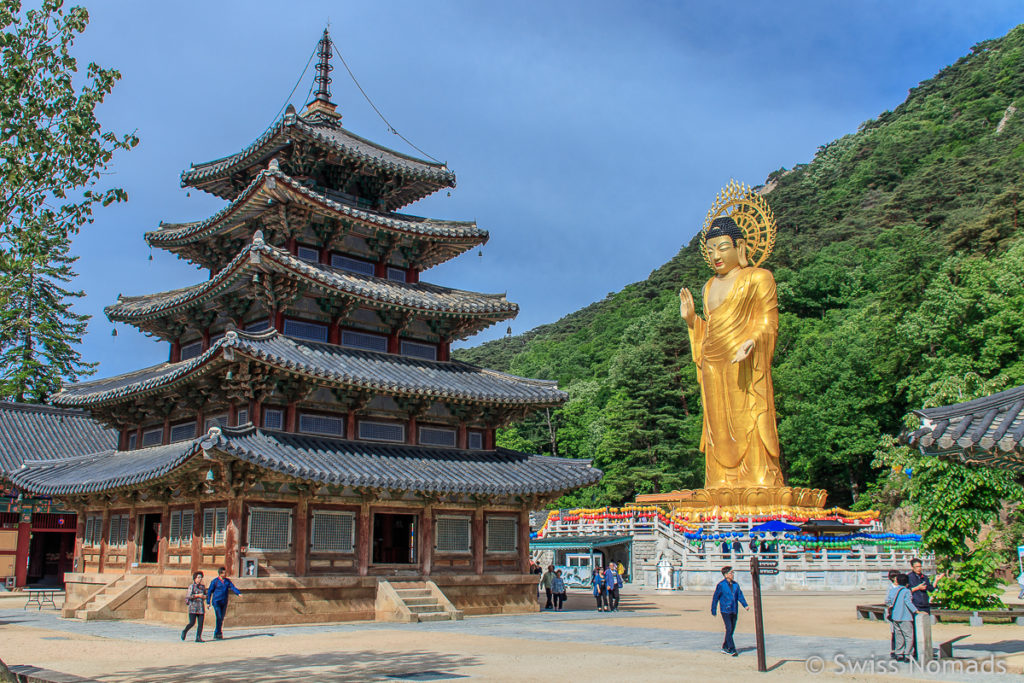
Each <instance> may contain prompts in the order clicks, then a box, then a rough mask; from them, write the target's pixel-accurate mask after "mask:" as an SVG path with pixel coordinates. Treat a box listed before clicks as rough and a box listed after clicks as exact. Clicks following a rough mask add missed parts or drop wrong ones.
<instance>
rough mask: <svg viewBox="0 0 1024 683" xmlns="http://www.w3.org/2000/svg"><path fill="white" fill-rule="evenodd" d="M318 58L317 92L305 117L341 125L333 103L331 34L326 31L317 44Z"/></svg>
mask: <svg viewBox="0 0 1024 683" xmlns="http://www.w3.org/2000/svg"><path fill="white" fill-rule="evenodd" d="M316 50H317V57H318V58H319V60H320V61H319V62H318V63H317V66H316V76H314V77H313V81H314V83H316V92H315V93H314V94H313V101H311V102H310V103H309V104H307V105H306V109H305V110H304V111H303V112H302V115H303V116H304V117H314V118H320V119H327V120H328V121H334V122H337V123H339V124H340V123H341V114H340V113H339V112H338V105H336V104H334V102H331V71H333V70H334V66H333V65H332V64H331V53H332V51H333V47H332V46H331V34H330V33H329V32H328V31H327V29H326V28H325V29H324V33H323V35H322V36H320V42H319V43H318V44H317V49H316Z"/></svg>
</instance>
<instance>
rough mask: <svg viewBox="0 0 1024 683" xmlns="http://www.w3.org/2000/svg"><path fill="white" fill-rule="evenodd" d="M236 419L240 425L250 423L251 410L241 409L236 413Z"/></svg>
mask: <svg viewBox="0 0 1024 683" xmlns="http://www.w3.org/2000/svg"><path fill="white" fill-rule="evenodd" d="M235 419H236V420H237V421H238V424H240V425H244V424H245V423H246V422H248V421H249V409H248V408H239V409H238V412H237V413H236V417H235Z"/></svg>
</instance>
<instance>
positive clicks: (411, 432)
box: [405, 417, 419, 446]
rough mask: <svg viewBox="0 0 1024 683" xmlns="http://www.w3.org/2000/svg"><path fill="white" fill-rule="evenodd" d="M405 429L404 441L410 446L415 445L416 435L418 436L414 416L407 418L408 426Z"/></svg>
mask: <svg viewBox="0 0 1024 683" xmlns="http://www.w3.org/2000/svg"><path fill="white" fill-rule="evenodd" d="M406 429H407V430H408V433H407V434H406V435H405V442H406V443H407V444H409V445H410V446H415V445H416V437H417V436H419V435H418V434H417V433H416V418H415V417H410V418H409V426H408V427H407V428H406Z"/></svg>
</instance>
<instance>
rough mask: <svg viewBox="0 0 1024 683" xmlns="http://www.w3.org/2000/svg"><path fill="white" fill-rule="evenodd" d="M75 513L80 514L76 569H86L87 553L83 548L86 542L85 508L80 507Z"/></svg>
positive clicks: (79, 570) (76, 539)
mask: <svg viewBox="0 0 1024 683" xmlns="http://www.w3.org/2000/svg"><path fill="white" fill-rule="evenodd" d="M75 514H76V515H78V517H77V518H76V519H77V522H76V524H75V563H74V567H75V571H76V572H84V571H85V554H84V553H83V552H82V548H83V546H84V543H85V518H86V511H85V508H78V509H77V510H75Z"/></svg>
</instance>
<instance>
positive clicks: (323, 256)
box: [320, 246, 331, 266]
mask: <svg viewBox="0 0 1024 683" xmlns="http://www.w3.org/2000/svg"><path fill="white" fill-rule="evenodd" d="M320 263H321V264H322V265H325V266H329V265H331V250H330V249H329V248H327V247H326V246H324V247H323V248H321V249H320Z"/></svg>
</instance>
